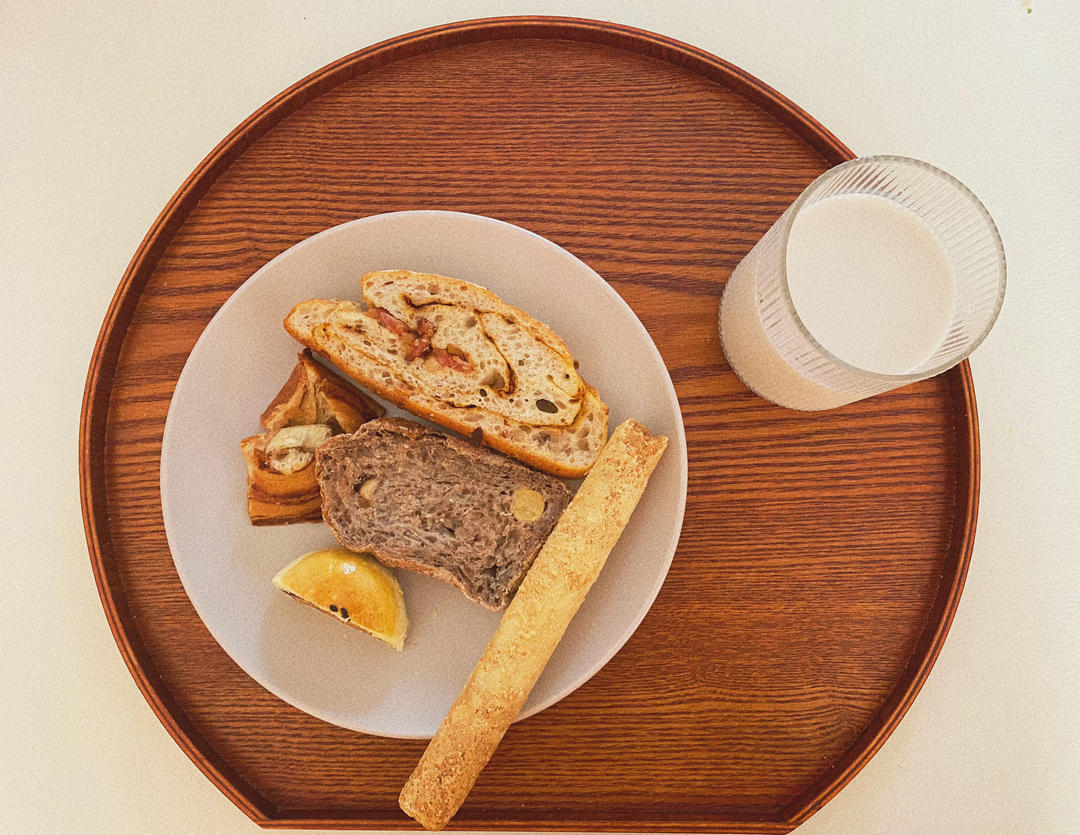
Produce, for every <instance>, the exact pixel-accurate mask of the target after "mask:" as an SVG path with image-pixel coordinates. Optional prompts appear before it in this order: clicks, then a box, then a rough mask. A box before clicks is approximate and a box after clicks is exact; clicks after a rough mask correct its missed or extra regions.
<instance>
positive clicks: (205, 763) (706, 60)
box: [79, 15, 980, 832]
mask: <svg viewBox="0 0 1080 835" xmlns="http://www.w3.org/2000/svg"><path fill="white" fill-rule="evenodd" d="M516 38H536V39H547V40H569V41H580V42H585V43H596V44H602V45H607V46H613V47H615V48H619V49H623V50H625V51H628V52H634V53H638V54H643V55H646V56H648V57H652V58H657V59H659V60H662V61H665V62H667V63H670V64H673V65H675V66H678V67H681V68H684V69H687V70H688V71H690V72H692V73H694V74H696V75H700V76H702V77H705V78H707V79H709V80H711V81H715V82H717V83H721V84H723V85H724V86H727V87H729V88H731V89H733V90H734V91H735V92H737V93H739V94H740V95H742V96H744V97H745V98H747V99H749V100H750V101H752V102H754V103H755V104H757V105H758V106H760V107H761V108H762V109H764V110H765V111H766V112H768V113H769V114H770V115H771V116H773V117H774V118H776V119H777V120H778V121H779V122H781V123H782V124H784V125H785V126H787V127H788V128H789V129H791V130H792V131H793V132H794V133H795V134H796V135H798V136H799V138H800V139H802V140H803V141H804V142H806V143H807V144H808V145H810V147H812V148H813V149H814V150H815V151H817V152H818V153H820V154H821V155H822V156H823V157H825V159H826V160H827V161H829V162H831V163H832V164H838V163H840V162H844V161H846V160H848V159H853V158H854V157H855V154H854V153H853V152H852V151H851V150H850V149H849V148H848V147H847V146H846V145H844V144H843V143H841V142H840V140H839V139H837V138H836V137H835V136H834V135H833V134H832V133H831V132H830V131H828V130H827V129H826V128H825V127H824V126H823V125H821V124H820V123H819V122H818V121H817V120H816V119H814V118H813V117H812V116H810V115H809V114H808V113H807V112H806V111H804V110H803V109H802V108H801V107H799V106H798V105H796V104H795V103H794V102H792V101H791V100H790V99H788V98H787V97H785V96H784V95H782V94H781V93H779V92H777V91H776V90H774V89H772V88H771V87H770V86H769V85H767V84H765V83H764V82H762V81H761V80H759V79H758V78H756V77H755V76H753V75H751V74H750V73H748V72H746V71H745V70H742V69H741V68H739V67H737V66H735V65H734V64H732V63H730V62H728V61H726V60H724V59H722V58H719V57H717V56H715V55H712V54H711V53H709V52H707V51H705V50H703V49H700V48H698V47H695V46H692V45H689V44H686V43H684V42H681V41H679V40H676V39H674V38H671V37H668V36H665V35H660V34H657V33H654V32H649V31H647V30H643V29H638V28H635V27H631V26H627V25H624V24H619V23H614V22H608V21H599V20H589V19H584V18H575V17H561V16H545V15H522V16H507V17H490V18H477V19H472V20H464V21H458V22H453V23H447V24H442V25H437V26H432V27H428V28H425V29H421V30H417V31H414V32H410V33H405V34H403V35H399V36H396V37H393V38H390V39H387V40H384V41H381V42H378V43H375V44H372V45H370V46H367V47H364V48H362V49H359V50H357V51H355V52H352V53H350V54H348V55H346V56H344V57H342V58H340V59H338V60H336V61H334V62H331V63H330V64H327V65H326V66H324V67H322V68H321V69H318V70H316V71H314V72H312V73H310V74H309V75H307V76H306V77H304V78H302V79H301V80H299V81H298V82H296V83H295V84H293V85H291V86H290V87H288V88H286V89H285V90H284V91H282V92H281V93H279V94H278V95H276V96H274V97H273V98H272V99H270V100H269V101H268V102H266V103H265V104H264V105H262V106H261V107H260V108H258V109H257V110H256V111H255V112H254V113H252V114H251V115H250V116H249V117H248V118H247V119H245V120H244V121H243V122H241V123H240V124H239V125H238V126H237V127H236V128H235V129H233V130H232V131H231V132H230V133H229V134H228V135H227V136H226V137H225V138H224V139H223V140H221V141H220V142H219V143H218V144H217V146H215V147H214V148H213V150H211V152H210V153H209V154H208V155H207V156H206V157H205V158H204V159H203V160H202V161H201V162H200V163H199V165H198V166H197V167H196V168H195V169H194V170H193V171H192V173H191V174H190V175H189V176H188V177H187V178H186V179H185V181H184V182H183V184H182V185H181V186H180V187H179V189H177V191H176V193H175V194H174V195H173V196H172V198H171V199H170V200H169V201H168V203H166V205H165V207H164V208H163V209H162V210H161V212H160V213H159V214H158V216H157V217H156V218H155V220H154V222H153V223H152V224H151V226H150V228H149V230H148V231H147V233H146V234H145V236H144V237H143V239H142V241H141V242H140V244H139V246H138V248H137V249H136V251H135V253H134V255H133V256H132V259H131V261H130V262H129V264H128V267H127V269H126V270H125V272H124V275H123V277H122V279H121V281H120V284H119V285H118V287H117V289H116V291H115V293H114V295H113V297H112V299H111V301H110V303H109V307H108V310H107V311H106V314H105V317H104V320H103V322H102V326H101V329H100V331H99V333H98V337H97V340H96V342H95V345H94V349H93V353H92V355H91V359H90V363H89V366H88V369H87V377H86V384H85V388H84V392H83V399H82V407H81V412H80V420H79V491H80V503H81V509H82V517H83V525H84V530H85V534H86V541H87V548H88V551H89V556H90V561H91V565H92V568H93V572H94V580H95V584H96V586H97V589H98V594H99V596H100V598H101V602H102V607H103V608H104V610H105V615H106V619H107V621H108V624H109V629H110V631H111V632H112V634H113V638H114V640H115V641H116V644H117V647H118V649H119V650H120V654H121V656H122V657H123V659H124V662H125V664H126V666H127V668H128V670H129V672H130V673H131V675H132V678H133V679H134V680H135V683H136V684H137V686H138V687H139V690H140V691H141V692H142V694H143V697H144V698H145V699H146V701H147V703H148V704H149V705H150V707H151V709H152V710H153V712H154V713H155V715H156V716H157V717H158V719H159V721H160V722H161V723H162V725H163V726H164V727H165V729H166V731H168V733H169V734H170V736H172V738H173V739H174V740H175V741H176V743H177V744H178V745H179V746H180V748H181V750H183V751H184V753H185V754H187V756H188V757H189V758H190V759H191V761H192V762H193V763H194V764H195V765H196V766H197V767H198V768H199V769H200V770H201V771H202V772H203V773H204V774H206V776H207V777H208V778H209V779H210V781H211V782H212V783H213V784H214V785H215V786H216V787H217V788H218V790H219V791H221V792H222V793H223V794H224V795H225V796H226V797H228V798H229V799H230V800H231V801H232V802H233V803H234V804H235V805H236V806H237V807H239V808H240V809H241V810H242V811H243V812H244V813H245V814H246V815H248V817H250V818H251V819H252V820H253V821H254V822H255V823H257V824H258V825H260V826H262V827H266V828H315V827H319V828H360V829H413V828H417V827H416V825H415V824H414V823H413V822H412V821H408V820H403V819H402V818H401V817H399V816H392V817H388V816H384V817H379V816H378V815H371V816H368V817H365V818H363V819H355V818H352V819H346V818H341V817H332V816H323V815H320V814H314V815H304V814H297V815H293V816H291V817H287V816H282V814H281V813H280V811H279V810H278V808H277V807H276V806H275V805H274V804H273V803H271V802H270V801H269V800H267V799H266V798H265V797H263V795H262V794H261V793H260V792H259V791H258V789H257V788H255V787H254V786H252V785H250V784H249V783H248V782H247V781H245V780H244V779H243V778H241V777H240V775H239V774H237V773H235V772H234V771H233V770H232V769H231V768H230V767H228V766H227V765H226V764H225V763H223V762H221V761H220V760H219V758H218V756H217V753H216V751H215V750H214V749H213V747H212V746H210V745H209V744H208V743H207V741H206V740H205V739H204V738H203V737H202V735H201V734H200V733H199V731H198V729H197V728H195V727H194V725H193V724H192V723H191V722H190V720H189V719H188V718H187V717H186V715H185V714H184V713H183V711H182V710H181V709H180V708H179V706H178V705H177V704H176V703H175V701H174V698H173V696H172V694H171V692H170V691H169V690H168V689H167V688H166V687H165V685H164V683H163V682H162V681H161V680H160V678H159V676H158V674H157V671H156V670H155V668H154V665H153V663H152V661H151V659H150V657H149V654H148V652H147V651H146V649H145V647H144V646H143V645H142V643H141V641H140V640H139V635H138V630H137V628H136V627H135V625H134V623H133V619H132V617H131V614H130V612H129V610H128V606H127V602H126V600H125V599H124V598H123V597H122V596H121V595H118V594H117V593H116V588H117V587H118V586H119V583H118V582H117V578H116V576H115V569H114V568H113V567H112V565H111V563H110V550H111V544H110V540H109V529H108V520H107V508H106V502H105V499H104V496H98V495H96V493H95V488H96V487H99V486H101V485H103V484H104V482H105V451H104V447H105V430H106V426H107V421H108V407H109V400H110V395H111V391H112V385H113V382H114V376H115V371H116V366H117V363H118V360H119V356H120V351H121V349H122V346H123V343H124V339H125V335H126V330H127V326H128V324H129V323H130V321H131V319H132V317H133V315H134V312H135V308H136V305H137V303H138V301H139V299H140V297H141V294H142V291H143V289H144V288H145V286H146V284H147V282H148V281H149V278H150V276H151V275H152V274H153V271H154V267H155V265H156V263H157V261H158V259H159V258H160V256H161V254H162V252H163V250H164V249H165V247H166V246H167V245H168V242H169V241H170V240H171V238H172V236H173V235H174V234H175V232H176V231H177V230H178V229H179V227H180V226H182V225H183V223H184V221H185V220H186V218H187V216H188V215H189V213H190V211H191V210H192V209H193V208H194V206H195V205H196V204H197V203H198V201H199V200H200V199H201V198H202V196H203V195H204V194H205V193H206V192H207V191H208V190H209V188H210V187H211V186H212V185H213V183H214V182H215V181H216V180H217V178H218V177H219V176H220V175H221V174H222V173H223V172H224V171H225V170H226V169H227V168H228V167H229V166H230V165H231V164H232V162H233V161H234V160H235V159H236V158H237V157H239V156H240V155H241V154H242V153H243V152H244V151H245V150H246V149H247V148H248V147H250V146H251V145H252V144H253V143H254V142H256V141H257V140H258V139H259V138H261V137H262V136H263V135H264V134H265V133H266V132H267V131H268V130H270V128H272V127H273V126H274V125H275V124H276V123H277V122H278V121H280V120H281V119H283V118H285V117H286V116H288V115H289V114H291V113H293V112H295V111H296V110H298V109H299V108H301V107H303V106H304V105H306V104H307V103H308V102H310V101H312V100H314V99H315V98H317V97H318V96H320V95H321V94H323V93H325V92H327V91H329V90H331V89H333V88H334V87H336V86H338V85H339V84H340V83H343V82H344V81H346V80H348V79H349V78H352V77H356V76H359V75H362V74H364V73H366V72H369V71H371V70H373V69H376V68H378V67H380V66H384V65H386V64H389V63H392V62H394V61H398V60H401V59H404V58H408V57H413V56H415V55H419V54H423V53H425V52H429V51H434V50H437V49H441V48H445V47H450V46H456V45H463V44H471V43H482V42H487V41H495V40H506V39H516ZM946 374H948V375H949V376H950V377H951V383H952V385H953V387H954V388H956V389H957V391H958V394H959V398H958V399H959V401H960V402H961V403H962V405H963V409H962V411H961V417H963V418H965V419H966V423H967V427H966V429H967V432H966V435H967V437H966V441H967V443H966V446H965V447H964V448H962V449H958V453H959V454H960V459H959V461H958V468H959V478H958V483H957V490H956V493H957V507H956V509H955V512H954V517H953V518H954V519H955V520H958V521H960V522H961V524H959V525H958V526H957V528H956V529H954V530H953V532H952V537H951V540H952V541H951V542H950V544H949V548H948V550H949V554H948V561H947V563H946V568H945V570H944V572H943V576H942V580H941V583H940V585H939V586H938V595H937V598H936V599H935V601H934V603H933V605H932V607H931V612H930V615H929V617H928V621H927V622H928V624H932V625H933V628H932V629H928V630H924V632H923V633H922V635H921V636H920V638H919V640H918V642H917V643H916V646H915V648H914V650H913V652H912V656H911V657H912V659H918V661H917V663H916V664H913V665H912V666H911V667H909V668H908V670H907V671H906V672H905V674H904V676H903V677H902V678H901V679H900V680H899V681H898V682H897V685H896V687H895V688H894V689H893V691H892V692H891V693H890V695H889V697H888V698H887V699H886V701H885V702H884V704H883V705H882V707H881V708H880V709H879V711H878V712H877V713H876V714H875V715H874V717H873V719H872V720H871V721H870V722H869V723H868V724H867V726H866V728H865V729H864V730H863V732H862V733H861V734H860V735H859V737H857V738H856V740H855V741H854V742H853V743H852V745H851V747H850V748H849V749H848V750H847V751H846V752H845V753H844V754H843V755H841V757H840V758H839V759H838V760H837V762H836V764H835V768H834V769H833V770H832V772H826V773H825V774H823V775H821V776H820V777H819V778H818V779H817V780H815V781H814V782H813V783H811V784H810V785H809V786H808V787H807V788H806V789H804V790H803V792H802V793H801V794H799V795H798V796H796V797H795V798H794V799H793V800H791V801H790V802H789V803H788V804H787V805H786V806H784V807H782V808H780V809H779V810H778V814H777V817H776V818H775V819H774V820H762V819H759V820H755V821H748V820H743V819H724V818H710V819H708V820H701V819H695V820H688V819H683V820H680V821H671V820H655V819H650V820H635V821H622V820H620V821H618V822H604V821H589V822H587V823H588V826H589V827H590V828H592V829H594V830H595V831H622V830H624V829H628V828H630V827H633V828H635V829H638V830H639V831H656V832H704V831H716V830H717V829H718V828H719V829H722V830H729V829H737V830H739V831H747V832H789V831H791V830H792V829H793V828H795V827H796V826H798V825H799V824H801V823H803V822H804V821H805V820H807V819H808V818H809V817H811V816H812V815H813V814H814V813H815V812H816V811H817V810H818V809H820V808H821V807H822V806H824V805H825V804H826V803H827V802H828V801H829V800H831V799H832V798H833V797H834V796H835V795H836V794H837V793H838V792H839V791H840V790H841V789H842V788H843V787H844V786H845V785H847V783H848V782H850V781H851V779H852V778H853V777H854V776H855V774H857V773H858V772H859V770H861V769H862V767H863V766H864V765H865V764H866V763H867V762H868V761H869V760H870V758H871V757H873V755H874V754H875V753H876V752H877V751H878V750H879V749H880V747H881V746H882V745H883V744H884V742H885V740H886V739H888V737H889V735H890V734H891V733H892V732H893V730H895V728H896V727H897V725H898V724H899V722H900V720H901V719H902V718H903V716H904V714H905V713H906V712H907V710H908V709H909V708H910V706H911V704H912V702H913V701H914V699H915V697H916V696H917V695H918V693H919V691H920V689H921V688H922V685H923V683H924V682H925V681H926V678H927V676H928V675H929V673H930V670H931V668H932V667H933V665H934V662H935V661H936V659H937V657H938V654H939V653H940V651H941V648H942V645H943V644H944V640H945V637H946V636H947V634H948V631H949V627H950V626H951V624H952V621H953V618H954V616H955V613H956V609H957V606H958V604H959V600H960V596H961V593H962V591H963V587H964V581H965V579H966V576H967V570H968V566H969V564H970V560H971V554H972V549H973V545H974V535H975V525H976V520H977V517H978V504H979V481H980V458H979V427H978V414H977V410H976V404H975V391H974V384H973V380H972V375H971V369H970V365H969V363H968V362H967V361H966V360H965V361H964V362H962V363H960V365H958V366H957V367H956V368H954V369H952V370H951V371H949V372H946ZM950 573H951V575H952V576H951V577H949V576H948V575H949V574H950ZM943 592H944V593H943ZM583 823H585V822H584V821H580V822H562V821H559V820H536V819H526V818H522V819H521V820H515V819H510V818H507V819H503V820H500V821H498V823H497V824H496V823H495V822H493V821H490V820H488V821H484V820H476V821H470V822H469V828H473V829H496V830H499V829H509V828H520V829H527V828H537V827H540V828H543V829H548V830H560V829H561V830H571V829H579V828H581V824H583Z"/></svg>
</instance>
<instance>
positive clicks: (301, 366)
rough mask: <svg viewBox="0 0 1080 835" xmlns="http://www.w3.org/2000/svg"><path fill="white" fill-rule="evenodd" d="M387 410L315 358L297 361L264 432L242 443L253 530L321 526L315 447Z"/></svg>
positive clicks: (266, 418) (262, 420) (269, 410)
mask: <svg viewBox="0 0 1080 835" xmlns="http://www.w3.org/2000/svg"><path fill="white" fill-rule="evenodd" d="M385 413H386V410H385V409H384V408H383V407H382V406H380V405H379V404H378V403H376V402H375V401H374V400H372V399H371V398H370V397H368V396H367V395H366V394H364V393H363V392H361V391H358V390H357V389H356V388H355V387H353V386H352V385H350V384H349V383H347V382H345V380H343V379H341V377H339V376H338V375H336V374H334V373H333V372H332V371H329V370H328V369H326V368H324V367H323V366H321V365H320V364H319V363H317V362H316V361H315V359H314V357H312V356H311V353H310V352H308V351H304V352H302V353H301V354H300V355H299V356H298V357H297V363H296V365H295V366H294V368H293V370H292V373H291V374H290V375H289V379H288V380H287V381H286V382H285V385H284V386H282V388H281V391H279V392H278V393H277V396H275V397H274V399H273V400H272V401H270V405H269V406H267V407H266V410H265V411H264V412H263V413H262V416H261V417H260V418H259V422H260V423H261V424H262V426H263V429H264V430H265V431H264V432H263V433H262V434H260V435H252V436H250V437H247V438H244V439H243V440H242V441H241V442H240V451H241V452H242V453H243V455H244V462H245V464H246V465H247V508H248V517H249V518H250V519H251V523H252V524H253V525H287V524H291V523H293V522H318V521H319V520H320V519H321V518H322V509H321V508H322V502H321V500H320V496H319V485H318V482H317V481H316V479H315V448H316V447H317V446H318V445H319V444H320V443H322V442H323V441H325V440H326V439H328V438H330V437H331V436H332V435H336V434H340V433H342V432H354V431H355V430H356V429H357V427H359V426H360V425H361V424H362V423H365V422H366V421H369V420H371V419H372V418H377V417H382V415H384V414H385Z"/></svg>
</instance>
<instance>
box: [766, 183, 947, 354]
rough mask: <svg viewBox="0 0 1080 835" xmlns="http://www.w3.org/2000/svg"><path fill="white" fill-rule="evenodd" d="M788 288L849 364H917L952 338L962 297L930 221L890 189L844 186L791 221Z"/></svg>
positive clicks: (814, 329) (816, 332) (828, 346)
mask: <svg viewBox="0 0 1080 835" xmlns="http://www.w3.org/2000/svg"><path fill="white" fill-rule="evenodd" d="M787 276H788V292H789V293H790V294H791V301H792V303H793V304H794V305H795V310H796V311H798V314H799V318H800V319H802V321H803V324H804V325H806V329H807V330H808V331H810V333H811V334H812V335H813V337H814V339H816V340H817V341H818V343H819V344H820V345H821V346H822V347H823V348H825V350H827V351H829V352H830V353H831V354H833V356H836V357H838V358H839V359H841V360H843V361H844V362H846V363H848V364H849V365H854V366H855V367H857V368H861V369H863V370H865V371H876V372H877V373H879V374H906V373H909V372H911V371H914V370H915V369H916V368H918V367H919V366H920V365H921V364H922V363H923V362H925V361H926V360H928V359H929V358H930V356H931V355H932V354H933V353H934V351H936V350H937V348H938V346H939V345H941V343H942V341H944V338H945V331H946V329H947V328H948V327H949V322H950V320H951V319H952V312H953V305H954V304H955V300H956V285H955V283H954V281H953V277H952V270H951V269H950V268H949V261H948V257H947V256H946V254H945V251H944V249H943V248H942V246H941V244H940V243H939V242H938V239H937V238H936V237H935V235H934V233H933V232H931V231H930V228H929V227H928V226H927V225H926V224H925V223H923V222H922V220H920V219H919V218H918V217H917V216H916V215H914V214H912V213H911V212H909V211H908V210H907V209H905V208H904V207H903V206H901V205H899V204H898V203H896V202H894V201H892V200H889V199H888V198H886V197H877V196H875V195H867V194H845V195H840V196H837V197H828V198H826V199H824V200H822V201H820V202H818V203H814V204H813V205H811V206H808V207H805V208H804V209H803V210H802V211H800V212H799V214H798V215H797V216H796V218H795V222H794V223H793V224H792V226H791V235H790V237H789V238H788V248H787Z"/></svg>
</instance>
